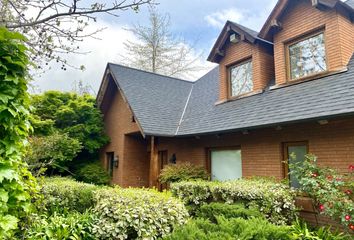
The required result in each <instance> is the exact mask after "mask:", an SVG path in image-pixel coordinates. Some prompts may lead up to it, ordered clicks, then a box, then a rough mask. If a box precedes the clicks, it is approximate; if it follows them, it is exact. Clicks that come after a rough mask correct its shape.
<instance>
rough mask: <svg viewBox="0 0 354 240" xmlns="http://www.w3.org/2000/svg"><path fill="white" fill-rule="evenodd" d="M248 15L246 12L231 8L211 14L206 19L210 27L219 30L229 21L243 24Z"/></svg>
mask: <svg viewBox="0 0 354 240" xmlns="http://www.w3.org/2000/svg"><path fill="white" fill-rule="evenodd" d="M246 14H247V12H246V11H245V10H239V9H236V8H231V9H224V10H221V11H217V12H214V13H211V14H209V15H207V16H205V17H204V19H205V20H206V21H207V23H208V24H209V25H211V26H213V27H217V28H222V27H223V26H224V24H225V22H226V21H227V20H230V21H233V22H242V21H243V20H244V19H245V17H246Z"/></svg>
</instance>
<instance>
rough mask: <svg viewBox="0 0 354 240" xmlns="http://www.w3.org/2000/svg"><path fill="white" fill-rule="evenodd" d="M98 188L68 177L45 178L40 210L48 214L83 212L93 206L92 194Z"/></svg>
mask: <svg viewBox="0 0 354 240" xmlns="http://www.w3.org/2000/svg"><path fill="white" fill-rule="evenodd" d="M98 189H99V187H98V186H95V185H92V184H87V183H81V182H76V181H75V180H72V179H70V178H62V177H53V178H46V179H44V184H43V187H42V194H43V195H44V199H43V207H42V211H43V213H46V214H48V215H51V214H54V213H60V214H62V213H63V214H65V213H68V212H70V211H77V212H81V213H83V212H84V211H86V210H87V209H89V208H92V207H93V206H94V195H95V191H96V190H98Z"/></svg>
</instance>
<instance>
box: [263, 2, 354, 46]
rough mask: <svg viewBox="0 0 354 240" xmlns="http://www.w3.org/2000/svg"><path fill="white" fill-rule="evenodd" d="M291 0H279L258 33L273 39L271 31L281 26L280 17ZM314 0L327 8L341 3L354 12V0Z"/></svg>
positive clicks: (315, 3) (265, 37)
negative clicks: (270, 34) (344, 0)
mask: <svg viewBox="0 0 354 240" xmlns="http://www.w3.org/2000/svg"><path fill="white" fill-rule="evenodd" d="M291 1H292V0H278V2H277V4H276V5H275V7H274V8H273V10H272V12H271V13H270V15H269V16H268V18H267V20H266V22H265V23H264V25H263V27H262V29H261V31H260V32H259V34H258V36H259V37H260V38H263V39H267V40H271V39H270V38H269V33H270V32H271V31H272V28H273V27H279V22H278V19H279V17H281V16H282V14H283V13H284V11H285V10H286V8H287V6H288V4H289V3H290V2H291ZM312 2H313V3H312V4H314V5H317V6H318V7H326V8H334V7H336V6H337V5H340V6H342V7H344V8H346V9H347V10H349V11H350V12H351V14H352V15H353V13H354V0H347V1H346V2H342V1H341V0H312Z"/></svg>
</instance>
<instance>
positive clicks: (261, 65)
mask: <svg viewBox="0 0 354 240" xmlns="http://www.w3.org/2000/svg"><path fill="white" fill-rule="evenodd" d="M257 35H258V33H257V32H255V31H253V30H251V29H248V28H246V27H244V26H242V25H239V24H236V23H233V22H230V21H227V22H226V24H225V26H224V28H223V29H222V31H221V34H220V35H219V37H218V39H217V41H216V43H215V44H214V47H213V48H212V50H211V53H210V55H209V57H208V60H209V61H211V62H214V63H218V64H219V101H218V103H222V102H225V101H228V100H233V99H237V98H241V97H245V96H249V95H253V94H256V93H260V92H262V91H263V90H264V89H265V88H266V86H267V84H268V82H269V81H270V80H272V79H274V59H273V44H272V43H271V42H269V41H266V40H263V39H261V38H259V37H258V36H257Z"/></svg>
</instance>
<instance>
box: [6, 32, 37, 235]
mask: <svg viewBox="0 0 354 240" xmlns="http://www.w3.org/2000/svg"><path fill="white" fill-rule="evenodd" d="M24 40H25V39H24V37H23V36H21V35H20V34H18V33H12V32H9V31H7V30H6V29H5V28H0V89H1V92H0V139H1V140H0V238H1V239H4V238H5V239H6V238H7V237H8V238H11V236H12V234H13V231H14V230H15V229H16V228H17V225H18V222H19V221H20V219H21V218H23V217H25V216H26V215H27V213H28V212H29V211H30V206H31V205H30V201H31V199H30V197H31V195H32V196H33V195H34V194H35V190H36V183H35V179H34V178H33V177H32V176H31V174H30V173H29V172H28V171H27V169H26V165H25V164H24V163H23V161H22V157H23V153H24V150H25V145H24V143H25V141H26V138H27V136H28V132H29V130H30V125H29V122H28V114H29V112H28V108H29V97H28V93H27V80H28V74H27V64H28V59H27V56H26V54H25V51H26V48H25V47H24V45H23V41H24Z"/></svg>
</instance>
